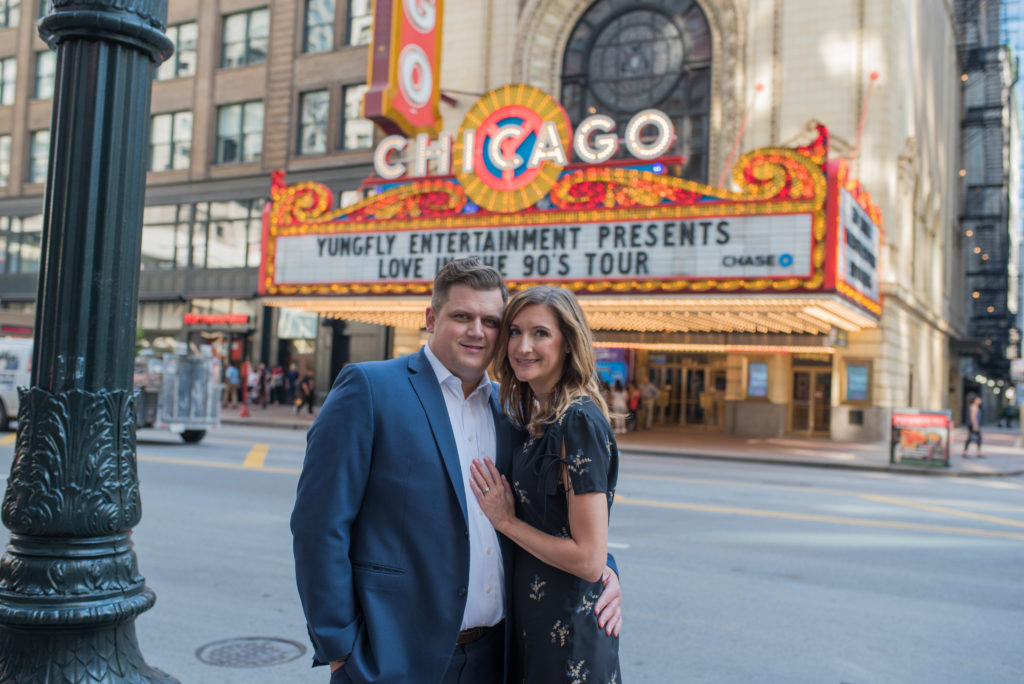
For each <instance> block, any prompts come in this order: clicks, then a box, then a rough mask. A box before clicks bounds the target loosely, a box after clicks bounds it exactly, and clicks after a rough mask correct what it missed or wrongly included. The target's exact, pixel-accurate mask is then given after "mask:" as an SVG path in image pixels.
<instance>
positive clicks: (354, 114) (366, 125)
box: [339, 83, 373, 150]
mask: <svg viewBox="0 0 1024 684" xmlns="http://www.w3.org/2000/svg"><path fill="white" fill-rule="evenodd" d="M365 94H366V85H365V84H363V83H360V84H359V85H350V86H345V87H344V88H342V89H341V97H342V104H343V105H344V108H345V109H344V112H343V113H342V118H341V137H340V138H339V141H340V143H341V149H343V150H365V149H367V148H370V147H373V122H372V121H370V120H369V119H364V118H362V108H363V95H365Z"/></svg>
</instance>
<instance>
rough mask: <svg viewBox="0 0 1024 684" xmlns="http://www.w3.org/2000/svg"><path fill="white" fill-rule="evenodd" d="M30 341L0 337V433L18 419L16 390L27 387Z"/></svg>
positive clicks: (30, 363) (29, 365)
mask: <svg viewBox="0 0 1024 684" xmlns="http://www.w3.org/2000/svg"><path fill="white" fill-rule="evenodd" d="M31 368H32V340H31V339H28V338H23V337H0V431H6V430H9V429H10V427H11V426H10V422H11V421H12V420H16V419H17V417H18V388H19V387H28V386H29V371H30V370H31Z"/></svg>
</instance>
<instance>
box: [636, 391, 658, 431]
mask: <svg viewBox="0 0 1024 684" xmlns="http://www.w3.org/2000/svg"><path fill="white" fill-rule="evenodd" d="M657 400H658V387H657V386H656V385H655V384H654V383H653V382H651V379H650V378H647V379H646V380H644V382H643V384H642V385H640V411H641V419H642V420H641V422H642V424H643V426H644V430H650V429H651V428H652V427H653V426H654V405H655V403H656V402H657Z"/></svg>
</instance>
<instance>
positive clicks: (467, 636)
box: [455, 620, 505, 646]
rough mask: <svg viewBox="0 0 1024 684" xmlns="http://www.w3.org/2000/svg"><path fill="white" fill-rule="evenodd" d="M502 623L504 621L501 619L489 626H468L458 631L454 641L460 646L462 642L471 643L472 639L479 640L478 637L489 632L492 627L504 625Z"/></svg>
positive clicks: (482, 636)
mask: <svg viewBox="0 0 1024 684" xmlns="http://www.w3.org/2000/svg"><path fill="white" fill-rule="evenodd" d="M504 625H505V621H504V620H502V621H501V622H499V623H498V624H496V625H492V626H491V627H470V628H469V629H464V630H462V631H461V632H459V638H458V639H456V640H455V643H456V644H457V645H459V646H462V645H464V644H471V643H473V642H474V641H479V640H480V639H483V638H484V636H486V635H487V633H488V632H490V631H491V630H492V629H498V628H501V627H504Z"/></svg>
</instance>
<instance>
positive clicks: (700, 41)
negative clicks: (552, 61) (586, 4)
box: [562, 0, 711, 182]
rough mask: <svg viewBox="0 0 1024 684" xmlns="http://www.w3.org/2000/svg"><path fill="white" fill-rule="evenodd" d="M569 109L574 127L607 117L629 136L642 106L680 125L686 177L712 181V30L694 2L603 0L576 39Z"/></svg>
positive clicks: (570, 52)
mask: <svg viewBox="0 0 1024 684" xmlns="http://www.w3.org/2000/svg"><path fill="white" fill-rule="evenodd" d="M562 104H563V105H564V106H565V109H566V111H567V112H568V113H569V118H570V119H571V120H572V123H573V125H576V124H578V123H579V122H580V121H582V120H583V119H584V118H586V117H587V116H589V115H590V114H595V113H601V114H607V115H608V116H611V117H612V118H614V119H615V121H616V122H617V124H618V128H617V130H618V131H620V134H621V131H622V129H623V128H624V127H625V125H626V123H627V122H628V121H629V119H630V118H631V117H632V116H633V115H634V114H635V113H637V112H638V111H640V110H641V109H647V108H651V107H653V108H655V109H660V110H662V111H664V112H665V113H666V114H668V115H669V116H670V117H671V118H672V120H673V121H674V122H675V125H676V136H677V139H676V143H675V146H674V147H673V149H672V152H671V154H673V155H680V156H682V157H684V163H683V165H682V169H681V170H679V173H680V175H681V176H682V177H683V178H688V179H690V180H696V181H701V182H707V175H708V134H709V132H708V120H709V117H708V115H709V111H710V108H711V33H710V31H709V29H708V22H707V19H706V18H705V16H704V12H703V10H701V8H700V6H699V5H698V4H697V3H696V2H694V0H647V1H641V2H636V0H598V2H595V3H594V4H593V5H591V6H590V8H589V9H588V10H587V11H586V12H585V13H584V14H583V16H582V17H581V18H580V20H579V23H577V24H576V27H575V28H574V29H573V31H572V35H570V37H569V43H568V45H567V46H566V50H565V56H564V58H563V62H562Z"/></svg>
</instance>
